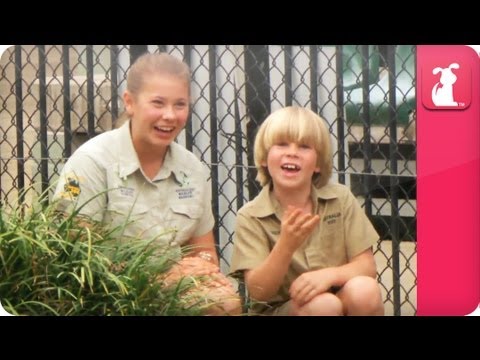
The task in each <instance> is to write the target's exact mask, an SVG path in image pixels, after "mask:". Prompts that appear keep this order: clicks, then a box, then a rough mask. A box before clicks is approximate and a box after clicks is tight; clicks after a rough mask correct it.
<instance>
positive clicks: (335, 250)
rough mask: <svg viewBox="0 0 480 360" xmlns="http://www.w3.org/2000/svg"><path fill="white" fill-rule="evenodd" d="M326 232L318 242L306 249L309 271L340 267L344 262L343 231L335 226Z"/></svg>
mask: <svg viewBox="0 0 480 360" xmlns="http://www.w3.org/2000/svg"><path fill="white" fill-rule="evenodd" d="M325 230H327V232H326V233H322V234H321V235H320V238H319V240H318V241H315V242H312V243H311V244H310V245H309V246H308V247H307V248H306V249H305V256H306V259H307V264H308V267H309V270H316V269H323V268H326V267H331V266H338V265H340V264H342V263H343V261H344V258H345V255H344V244H343V229H342V228H341V227H340V226H335V227H330V228H328V229H325Z"/></svg>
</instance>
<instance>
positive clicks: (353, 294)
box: [340, 276, 384, 315]
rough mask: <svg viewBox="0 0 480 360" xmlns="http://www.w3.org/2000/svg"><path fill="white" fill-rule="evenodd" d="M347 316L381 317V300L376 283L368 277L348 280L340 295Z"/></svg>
mask: <svg viewBox="0 0 480 360" xmlns="http://www.w3.org/2000/svg"><path fill="white" fill-rule="evenodd" d="M340 296H341V298H342V300H343V302H344V305H345V308H346V312H347V314H348V315H383V312H384V310H383V300H382V294H381V290H380V286H379V284H378V282H377V281H376V280H375V279H373V278H371V277H369V276H357V277H354V278H353V279H350V280H349V281H348V282H347V283H346V284H345V285H344V286H343V288H342V290H341V294H340Z"/></svg>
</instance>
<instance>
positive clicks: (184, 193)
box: [175, 188, 195, 199]
mask: <svg viewBox="0 0 480 360" xmlns="http://www.w3.org/2000/svg"><path fill="white" fill-rule="evenodd" d="M194 190H195V189H194V188H188V189H177V190H175V191H176V192H177V195H178V198H179V199H190V198H193V191H194Z"/></svg>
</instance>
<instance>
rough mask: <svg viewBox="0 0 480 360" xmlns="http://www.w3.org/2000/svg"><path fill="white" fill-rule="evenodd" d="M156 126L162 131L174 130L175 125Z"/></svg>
mask: <svg viewBox="0 0 480 360" xmlns="http://www.w3.org/2000/svg"><path fill="white" fill-rule="evenodd" d="M156 128H157V129H159V130H161V131H167V132H170V131H173V127H163V126H156Z"/></svg>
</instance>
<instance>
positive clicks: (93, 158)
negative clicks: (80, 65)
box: [55, 122, 214, 245]
mask: <svg viewBox="0 0 480 360" xmlns="http://www.w3.org/2000/svg"><path fill="white" fill-rule="evenodd" d="M207 179H208V174H207V171H206V169H205V167H204V166H203V165H202V163H201V162H200V161H199V160H198V159H197V158H196V157H195V155H193V154H192V153H191V152H189V151H188V150H186V149H185V148H184V147H182V146H181V145H179V144H177V143H172V144H171V145H170V146H169V149H168V151H167V153H166V155H165V160H164V162H163V165H162V167H161V169H160V171H159V173H158V174H157V175H156V176H155V178H154V179H153V180H150V179H149V178H147V177H146V176H145V175H144V174H143V172H142V170H141V167H140V163H139V161H138V157H137V154H136V152H135V149H134V147H133V143H132V140H131V136H130V128H129V122H127V123H126V124H124V125H123V126H122V127H120V128H119V129H116V130H112V131H108V132H106V133H103V134H101V135H98V136H96V137H95V138H93V139H91V140H89V141H88V142H86V143H85V144H84V145H82V146H81V147H80V148H78V150H77V151H75V153H74V154H73V155H72V156H71V157H70V159H69V160H68V161H67V163H66V164H65V166H64V168H63V169H62V172H61V174H60V179H59V183H58V185H57V188H56V192H55V198H56V199H60V200H59V204H58V206H59V208H60V210H63V211H69V212H70V211H72V210H73V208H74V207H76V208H77V209H78V208H79V207H81V208H80V214H83V215H88V216H91V217H92V218H93V219H94V220H97V221H102V222H103V223H105V224H108V225H109V226H112V227H117V226H118V227H119V229H120V228H121V227H122V226H123V225H125V224H127V225H126V227H125V229H124V230H123V229H122V231H123V235H124V236H127V237H135V238H142V239H153V238H156V239H157V241H159V242H160V243H161V244H173V245H181V244H184V243H185V242H186V241H188V240H190V239H191V238H192V237H196V236H201V235H205V234H206V233H208V232H209V231H210V230H212V228H213V226H214V218H213V214H212V208H211V187H210V183H209V182H207ZM119 231H120V230H119Z"/></svg>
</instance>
